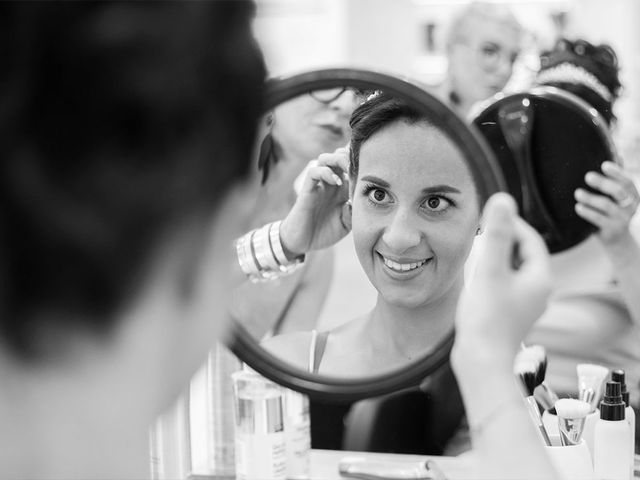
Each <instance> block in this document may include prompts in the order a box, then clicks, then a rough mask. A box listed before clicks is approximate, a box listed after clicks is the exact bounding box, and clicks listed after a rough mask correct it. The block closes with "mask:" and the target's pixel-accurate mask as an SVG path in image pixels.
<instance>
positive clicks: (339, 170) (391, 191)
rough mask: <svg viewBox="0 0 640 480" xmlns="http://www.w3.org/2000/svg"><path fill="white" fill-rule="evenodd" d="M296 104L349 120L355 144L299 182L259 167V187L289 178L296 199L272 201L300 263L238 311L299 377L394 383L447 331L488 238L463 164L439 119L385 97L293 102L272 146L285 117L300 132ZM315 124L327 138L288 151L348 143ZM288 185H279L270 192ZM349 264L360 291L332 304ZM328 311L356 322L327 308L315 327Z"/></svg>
mask: <svg viewBox="0 0 640 480" xmlns="http://www.w3.org/2000/svg"><path fill="white" fill-rule="evenodd" d="M321 100H325V101H324V102H323V101H321ZM332 102H333V103H335V104H336V105H335V106H334V107H331V103H332ZM300 105H308V106H313V108H314V109H315V111H316V112H320V113H318V114H317V117H316V118H320V119H327V118H331V116H333V118H334V119H338V118H342V117H340V115H344V113H345V112H346V111H348V110H349V109H351V110H352V115H351V119H350V129H351V130H350V132H349V133H350V135H351V140H350V142H349V143H348V144H347V143H342V144H338V145H339V147H338V148H337V149H334V150H330V151H329V152H325V153H322V154H320V155H317V156H316V157H315V159H314V160H313V161H312V162H311V163H310V164H308V165H306V168H304V170H303V171H299V170H300V168H301V166H300V165H299V164H298V166H297V168H295V166H294V164H293V163H292V164H290V165H287V164H285V163H281V161H280V160H277V161H275V162H274V163H268V162H269V161H266V162H265V163H263V164H262V169H263V172H265V174H264V175H263V178H264V179H265V183H264V184H265V186H266V185H268V184H269V181H270V178H272V177H271V175H272V173H274V172H278V171H280V172H287V174H288V175H289V176H288V178H287V180H288V181H289V182H290V186H289V188H288V191H287V189H285V188H284V186H283V185H280V189H279V190H278V191H277V192H274V191H273V190H272V189H271V190H269V192H270V193H271V194H273V195H274V196H275V197H276V198H278V197H277V196H276V195H275V193H279V194H280V195H279V198H278V202H279V205H278V207H280V211H279V212H276V214H277V213H281V212H282V210H283V209H285V208H286V207H289V208H290V211H288V212H285V213H284V214H282V213H281V216H280V218H281V219H283V222H282V224H281V226H280V235H281V241H282V244H283V246H284V247H285V248H286V249H287V250H288V253H289V256H291V257H301V256H304V265H302V266H301V268H299V269H298V271H296V272H294V273H292V274H291V275H290V276H289V277H283V278H280V279H278V281H277V282H261V283H257V284H251V285H249V284H247V285H243V287H242V288H241V291H239V292H237V296H236V298H235V301H236V303H237V304H238V305H237V307H236V309H235V314H236V315H237V318H238V320H239V321H240V322H241V323H242V324H243V325H246V326H247V327H248V329H249V330H250V331H251V333H252V334H253V335H254V338H256V340H259V341H261V342H262V345H263V346H264V347H265V348H266V349H267V350H269V351H270V352H271V353H273V354H274V355H275V356H277V357H279V358H280V359H282V360H285V361H287V362H288V363H290V364H292V365H293V366H295V367H298V368H300V369H302V370H304V371H309V372H313V373H320V374H324V375H327V376H332V377H351V378H354V377H358V378H359V377H367V376H376V375H380V374H384V373H388V372H390V371H392V370H394V369H399V368H401V367H403V366H405V365H407V364H408V363H409V362H412V361H416V360H417V359H420V358H422V357H424V356H425V355H427V354H428V353H429V352H430V351H431V350H433V348H434V347H436V346H437V345H439V344H440V343H441V342H442V341H443V339H444V338H445V337H446V336H447V334H450V332H451V330H452V328H453V319H454V313H455V305H456V303H457V299H458V296H459V294H460V291H461V288H462V286H463V280H464V265H465V261H466V259H467V257H468V255H469V252H470V250H471V247H472V244H473V241H474V239H475V237H476V235H477V234H478V233H479V231H480V200H479V197H478V192H477V190H476V187H475V184H474V180H473V177H472V174H471V172H470V170H469V168H468V167H467V161H468V160H467V159H466V158H465V157H464V154H463V153H462V151H461V150H460V149H459V148H458V147H457V146H456V145H455V144H454V142H453V141H452V140H451V139H450V138H449V137H448V136H447V135H446V134H445V133H444V132H443V131H441V130H440V129H439V128H438V127H436V126H435V124H434V122H433V120H432V119H430V118H429V117H428V116H426V115H425V114H423V113H422V112H420V111H419V110H418V109H416V108H415V107H414V106H412V105H409V104H407V103H406V102H405V101H403V100H400V99H399V98H395V97H393V96H391V95H389V94H386V93H384V92H379V91H378V92H374V93H371V94H369V95H368V96H367V97H366V98H364V97H363V95H358V94H357V93H356V92H353V91H352V90H349V89H346V88H345V89H340V88H338V89H332V90H323V91H320V92H311V93H310V94H308V95H303V96H301V97H298V98H295V99H294V100H292V101H290V102H288V103H285V104H284V105H282V107H284V108H277V109H275V111H274V112H273V114H272V116H273V118H272V119H269V120H268V121H269V122H272V126H273V128H272V130H271V135H273V136H274V139H273V140H271V142H274V143H275V142H276V141H277V139H278V137H275V135H276V133H277V132H279V131H280V130H276V128H275V126H276V125H277V124H278V122H279V118H282V117H281V116H279V115H281V113H282V112H286V114H287V115H288V116H287V117H285V118H286V121H287V122H290V123H291V124H295V125H298V124H299V123H300V121H298V122H296V121H295V120H292V119H291V116H294V115H301V113H302V112H305V109H303V108H299V106H300ZM294 106H295V107H296V108H293V107H294ZM354 107H355V109H354ZM331 109H333V110H331ZM309 110H311V109H308V110H306V111H309ZM330 115H331V116H330ZM302 116H303V117H304V115H302ZM307 118H310V116H308V117H307ZM317 125H318V123H316V124H315V125H314V127H315V132H316V136H317V137H320V140H318V138H316V140H315V143H314V142H311V141H307V142H303V141H301V140H302V138H303V136H302V135H301V136H300V137H301V138H298V139H296V140H297V141H292V140H291V139H288V143H287V145H297V144H303V145H304V146H305V147H307V149H308V150H309V149H310V148H311V147H310V146H313V148H326V147H327V146H328V145H330V144H331V142H333V144H334V145H333V146H335V145H336V142H337V141H338V140H340V141H344V139H345V137H347V136H348V134H347V132H348V130H347V128H344V127H341V128H338V126H337V123H335V124H331V125H330V126H329V127H327V126H326V125H327V124H326V123H324V124H323V123H320V124H319V125H320V126H319V127H318V126H317ZM345 125H346V122H345ZM310 130H311V129H310ZM327 130H329V132H328V133H327ZM303 133H304V132H303ZM327 140H330V141H327ZM267 141H269V140H267ZM265 142H266V141H264V140H263V141H262V143H261V148H262V147H263V146H264V145H265ZM279 148H281V147H279ZM298 150H302V148H301V147H298ZM260 158H261V159H262V158H263V153H262V152H261V155H260ZM302 158H304V157H302ZM278 168H280V170H278ZM296 173H297V179H296V180H293V181H292V180H291V179H292V177H293V175H294V174H296ZM283 177H285V174H282V175H281V176H279V177H277V176H275V175H274V176H273V179H274V182H277V181H278V180H280V179H281V178H283ZM291 185H294V188H293V189H292V187H291ZM267 190H268V188H265V189H264V192H265V193H266V192H267ZM295 190H297V192H296V191H295ZM274 201H275V200H274ZM292 202H293V204H291V203H292ZM263 205H266V202H259V207H260V208H261V207H262V206H263ZM267 213H268V215H271V218H270V219H271V220H277V219H278V217H277V216H276V215H274V214H273V212H271V211H269V212H267ZM260 220H261V221H264V220H268V219H267V218H265V217H262V218H261V219H260ZM347 235H349V237H348V238H345V237H347ZM341 241H342V242H343V243H341V244H340V245H339V247H340V249H339V250H338V249H337V247H336V244H337V243H338V242H341ZM344 242H348V244H347V243H344ZM349 244H350V248H348V249H345V248H343V247H345V246H347V247H349ZM347 257H351V258H350V259H349V260H348V263H349V265H351V268H354V269H357V270H356V271H354V272H353V274H352V276H351V277H352V278H354V279H356V281H355V282H354V283H352V284H351V285H348V286H346V288H345V289H343V290H342V292H341V294H342V298H338V297H336V295H335V294H334V295H333V297H332V298H330V299H328V298H327V296H328V291H329V287H330V284H331V282H336V281H337V282H340V281H341V280H342V279H339V278H336V277H333V276H332V275H331V274H332V271H333V269H334V265H335V264H336V263H339V262H340V261H341V260H342V258H347ZM355 259H357V260H355ZM360 286H361V287H360ZM359 288H361V289H362V290H364V291H367V289H373V290H374V291H375V298H373V300H372V303H370V304H367V300H368V298H369V297H365V298H364V299H362V300H363V301H361V298H360V297H359V296H358V295H357V292H358V289H359ZM365 295H370V294H369V293H368V292H367V293H365ZM327 300H330V301H331V302H336V303H338V304H339V303H343V304H344V303H347V302H351V303H353V304H355V305H353V306H352V310H353V309H357V313H356V314H355V315H353V316H351V317H349V316H347V314H348V313H349V312H345V313H343V312H340V311H338V309H337V308H336V307H334V306H333V305H329V308H330V309H333V311H334V313H335V315H336V316H337V317H338V318H336V319H335V320H333V322H332V323H330V324H329V325H326V324H321V323H319V319H320V315H319V314H320V313H321V307H322V306H324V305H325V303H326V301H327ZM267 312H268V313H269V314H270V315H272V316H271V317H270V318H269V319H267V318H265V317H266V314H267Z"/></svg>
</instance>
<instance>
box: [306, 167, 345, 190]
mask: <svg viewBox="0 0 640 480" xmlns="http://www.w3.org/2000/svg"><path fill="white" fill-rule="evenodd" d="M318 182H321V183H325V184H327V185H333V186H337V187H341V186H342V185H343V181H342V179H341V178H340V177H339V176H338V175H337V174H336V173H335V172H334V171H333V170H332V169H331V168H330V167H327V166H317V167H311V168H309V170H308V171H307V178H306V179H305V183H306V187H307V188H309V189H313V188H314V187H315V186H316V185H317V184H318Z"/></svg>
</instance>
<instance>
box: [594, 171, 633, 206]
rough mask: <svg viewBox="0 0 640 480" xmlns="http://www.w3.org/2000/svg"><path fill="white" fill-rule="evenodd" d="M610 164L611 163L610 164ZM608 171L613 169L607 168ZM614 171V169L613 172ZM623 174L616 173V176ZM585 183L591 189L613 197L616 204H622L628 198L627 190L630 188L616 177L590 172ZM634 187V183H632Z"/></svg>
mask: <svg viewBox="0 0 640 480" xmlns="http://www.w3.org/2000/svg"><path fill="white" fill-rule="evenodd" d="M608 163H610V162H608ZM605 168H606V169H607V170H609V169H612V167H605ZM611 171H612V172H613V171H614V170H613V169H612V170H611ZM619 173H620V174H621V172H616V173H614V175H617V174H619ZM584 180H585V182H586V183H587V185H589V186H590V187H593V188H594V189H596V190H599V191H600V192H602V193H604V194H606V195H609V196H611V198H613V199H614V200H615V201H616V202H621V201H622V200H624V199H625V198H627V196H628V192H627V188H629V186H628V185H627V184H626V182H625V181H623V180H620V179H619V178H616V177H608V176H605V175H601V174H599V173H597V172H588V173H587V174H586V175H585V177H584ZM631 186H633V183H631Z"/></svg>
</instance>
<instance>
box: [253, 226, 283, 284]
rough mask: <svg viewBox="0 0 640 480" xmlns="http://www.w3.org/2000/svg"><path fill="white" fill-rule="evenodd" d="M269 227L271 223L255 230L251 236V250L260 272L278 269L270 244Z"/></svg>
mask: <svg viewBox="0 0 640 480" xmlns="http://www.w3.org/2000/svg"><path fill="white" fill-rule="evenodd" d="M270 229H271V224H267V225H265V226H264V227H262V228H260V229H259V230H257V231H256V233H255V235H254V236H253V251H254V252H255V255H256V261H257V262H258V265H259V266H260V271H261V272H262V273H265V271H278V270H279V269H280V265H279V263H278V261H277V260H276V257H275V255H274V253H273V249H272V248H271V245H270V239H269V234H270Z"/></svg>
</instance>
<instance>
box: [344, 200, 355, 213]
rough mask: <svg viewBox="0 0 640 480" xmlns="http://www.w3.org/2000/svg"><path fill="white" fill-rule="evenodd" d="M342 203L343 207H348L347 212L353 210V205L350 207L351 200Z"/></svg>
mask: <svg viewBox="0 0 640 480" xmlns="http://www.w3.org/2000/svg"><path fill="white" fill-rule="evenodd" d="M344 203H345V205H346V206H347V207H349V210H351V209H352V208H353V205H352V203H351V199H348V200H347V201H346V202H344Z"/></svg>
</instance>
